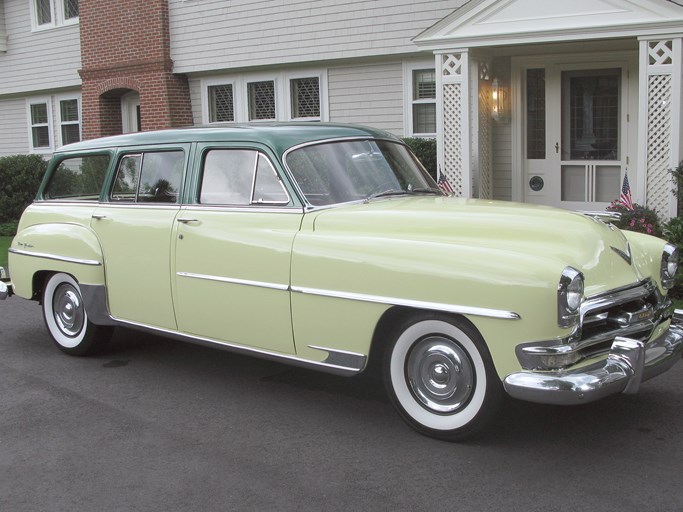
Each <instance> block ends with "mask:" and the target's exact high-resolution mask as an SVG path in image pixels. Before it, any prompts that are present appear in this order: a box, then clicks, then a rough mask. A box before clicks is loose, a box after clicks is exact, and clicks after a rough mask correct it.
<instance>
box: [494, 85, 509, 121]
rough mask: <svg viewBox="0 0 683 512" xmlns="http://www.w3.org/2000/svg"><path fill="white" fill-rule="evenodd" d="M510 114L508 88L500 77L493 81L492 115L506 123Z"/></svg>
mask: <svg viewBox="0 0 683 512" xmlns="http://www.w3.org/2000/svg"><path fill="white" fill-rule="evenodd" d="M509 116H510V99H509V92H508V88H507V87H506V86H505V84H503V83H502V82H501V81H500V80H498V78H494V79H493V82H491V117H492V118H493V120H494V121H497V122H499V123H505V122H507V120H508V119H509Z"/></svg>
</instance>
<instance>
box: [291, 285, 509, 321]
mask: <svg viewBox="0 0 683 512" xmlns="http://www.w3.org/2000/svg"><path fill="white" fill-rule="evenodd" d="M291 290H292V292H293V293H301V294H304V295H317V296H320V297H331V298H335V299H346V300H356V301H360V302H371V303H373V304H387V305H391V306H405V307H410V308H415V309H428V310H433V311H443V312H446V313H456V314H461V315H471V316H483V317H488V318H499V319H502V320H521V318H522V317H521V316H520V315H519V314H517V313H515V312H513V311H503V310H498V309H488V308H478V307H471V306H458V305H454V304H442V303H438V302H428V301H419V300H410V299H398V298H393V297H382V296H379V295H366V294H362V293H352V292H339V291H330V290H321V289H318V288H306V287H301V286H292V287H291Z"/></svg>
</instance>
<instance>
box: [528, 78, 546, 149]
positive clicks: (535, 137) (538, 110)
mask: <svg viewBox="0 0 683 512" xmlns="http://www.w3.org/2000/svg"><path fill="white" fill-rule="evenodd" d="M545 145H546V144H545V69H528V70H527V72H526V157H527V158H528V159H530V160H534V159H539V160H543V159H544V158H545Z"/></svg>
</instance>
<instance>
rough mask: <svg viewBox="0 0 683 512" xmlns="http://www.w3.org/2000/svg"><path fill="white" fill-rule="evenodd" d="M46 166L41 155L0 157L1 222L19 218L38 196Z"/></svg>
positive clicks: (5, 222)
mask: <svg viewBox="0 0 683 512" xmlns="http://www.w3.org/2000/svg"><path fill="white" fill-rule="evenodd" d="M46 168H47V162H46V161H45V160H44V159H43V158H42V157H41V156H39V155H13V156H5V157H0V224H8V223H13V222H16V221H17V220H19V217H21V213H22V212H23V211H24V209H25V208H26V207H27V206H28V205H29V204H31V202H32V201H33V198H34V197H35V196H36V192H37V191H38V186H39V185H40V182H41V180H42V179H43V175H44V174H45V169H46ZM5 230H6V226H3V231H5Z"/></svg>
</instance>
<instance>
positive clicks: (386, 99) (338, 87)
mask: <svg viewBox="0 0 683 512" xmlns="http://www.w3.org/2000/svg"><path fill="white" fill-rule="evenodd" d="M328 80H329V96H330V121H333V122H337V123H357V124H364V125H367V126H373V127H375V128H379V129H382V130H387V131H389V132H392V133H394V134H395V135H398V136H403V135H404V127H403V64H402V63H401V61H397V62H389V63H381V64H380V63H369V64H365V65H356V66H343V67H336V68H330V69H329V70H328Z"/></svg>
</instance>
